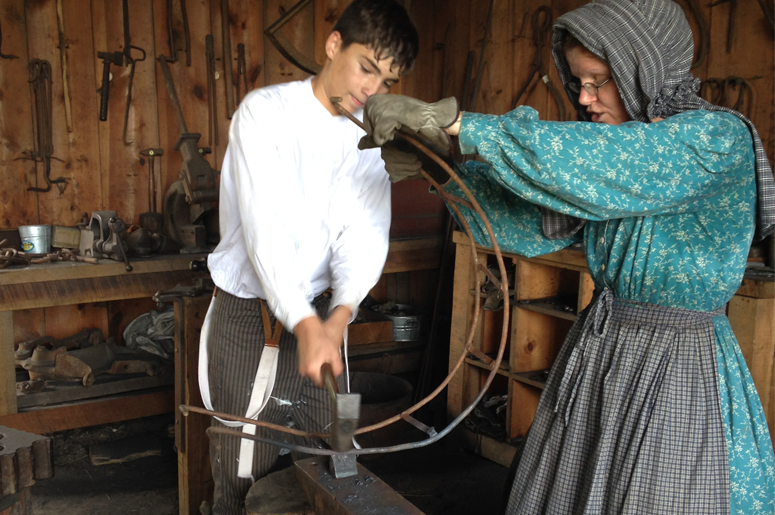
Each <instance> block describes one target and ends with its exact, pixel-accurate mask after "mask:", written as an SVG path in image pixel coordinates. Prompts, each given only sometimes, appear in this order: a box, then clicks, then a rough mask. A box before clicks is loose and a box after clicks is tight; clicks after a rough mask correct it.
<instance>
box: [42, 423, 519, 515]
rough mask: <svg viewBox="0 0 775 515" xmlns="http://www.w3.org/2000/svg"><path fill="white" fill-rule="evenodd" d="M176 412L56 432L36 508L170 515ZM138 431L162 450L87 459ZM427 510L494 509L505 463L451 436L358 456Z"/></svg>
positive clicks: (54, 512) (484, 514)
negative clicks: (105, 460)
mask: <svg viewBox="0 0 775 515" xmlns="http://www.w3.org/2000/svg"><path fill="white" fill-rule="evenodd" d="M173 422H174V419H173V417H172V415H171V414H170V415H163V416H158V417H151V418H147V419H141V420H135V421H128V422H124V423H120V424H108V425H104V426H96V427H91V428H83V429H75V430H72V431H64V432H61V433H56V434H55V435H54V454H55V471H56V474H55V477H54V478H52V479H47V480H43V481H39V482H38V483H37V484H36V485H35V486H34V487H33V490H32V497H33V501H34V513H35V514H36V515H61V514H68V515H129V514H135V513H142V514H144V515H172V514H177V513H178V506H177V460H176V455H175V451H174V439H173V438H171V437H170V434H169V429H170V427H171V426H172V424H173ZM138 435H148V437H149V438H150V439H152V440H156V439H158V441H159V442H160V444H161V449H162V454H161V455H160V456H150V457H144V458H140V459H136V460H134V461H129V462H125V463H117V464H109V465H100V466H95V465H92V464H91V462H90V459H89V447H90V446H94V445H97V444H101V443H105V442H111V441H117V440H121V439H125V438H128V437H136V436H138ZM360 461H361V463H362V464H363V465H365V466H366V467H367V468H368V469H369V470H370V471H371V472H373V473H374V474H376V475H377V476H379V477H380V478H381V479H382V480H383V481H385V482H386V483H387V484H388V485H390V486H391V487H392V488H394V489H395V490H396V491H397V492H399V493H400V494H401V495H403V496H404V497H405V498H406V499H407V500H409V501H410V502H412V503H413V504H415V505H416V506H417V507H418V508H420V509H421V510H422V511H423V512H424V513H426V514H428V515H471V514H477V515H488V514H493V515H495V514H498V513H499V507H500V503H501V499H502V495H503V491H504V482H505V480H506V473H507V471H506V469H505V468H504V467H502V466H500V465H497V464H495V463H493V462H491V461H489V460H486V459H484V458H481V457H479V456H477V455H475V454H472V453H469V452H466V451H462V450H460V448H459V446H457V445H455V444H454V442H452V440H450V439H448V440H447V441H445V442H442V443H441V444H436V445H434V446H431V447H429V448H423V449H419V450H416V451H406V452H401V453H394V454H388V455H381V456H368V457H365V458H364V457H362V459H361V460H360Z"/></svg>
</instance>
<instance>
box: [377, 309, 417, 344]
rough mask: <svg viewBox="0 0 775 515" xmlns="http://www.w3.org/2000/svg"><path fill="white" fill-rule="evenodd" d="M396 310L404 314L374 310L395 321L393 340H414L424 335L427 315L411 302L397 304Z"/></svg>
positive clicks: (378, 314) (381, 315) (379, 314)
mask: <svg viewBox="0 0 775 515" xmlns="http://www.w3.org/2000/svg"><path fill="white" fill-rule="evenodd" d="M394 308H395V310H396V312H399V313H402V315H392V314H390V313H384V312H381V311H372V313H376V314H377V316H380V317H383V318H386V319H388V320H390V321H392V322H393V340H394V341H397V342H413V341H415V340H419V339H420V338H421V337H422V328H423V324H424V320H425V315H423V314H422V313H420V311H419V310H418V309H417V308H415V307H414V306H410V305H409V304H395V305H394Z"/></svg>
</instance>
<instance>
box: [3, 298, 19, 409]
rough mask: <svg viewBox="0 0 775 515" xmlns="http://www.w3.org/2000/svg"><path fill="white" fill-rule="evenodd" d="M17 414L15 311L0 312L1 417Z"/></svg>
mask: <svg viewBox="0 0 775 515" xmlns="http://www.w3.org/2000/svg"><path fill="white" fill-rule="evenodd" d="M14 413H16V364H15V361H14V355H13V311H0V416H4V415H12V414H14Z"/></svg>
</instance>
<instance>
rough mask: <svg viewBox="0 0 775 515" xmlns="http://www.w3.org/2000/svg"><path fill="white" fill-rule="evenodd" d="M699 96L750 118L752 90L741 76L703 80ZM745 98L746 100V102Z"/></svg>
mask: <svg viewBox="0 0 775 515" xmlns="http://www.w3.org/2000/svg"><path fill="white" fill-rule="evenodd" d="M735 90H736V91H737V98H736V99H735V101H734V103H733V102H732V93H733V92H734V91H735ZM700 96H701V97H702V98H704V99H705V100H707V101H708V102H710V103H711V104H716V105H718V106H722V107H728V108H730V109H734V110H735V111H738V112H740V113H742V114H744V115H745V116H747V117H749V118H750V115H751V104H752V103H753V102H752V99H753V90H752V89H751V86H750V85H749V84H748V82H747V81H746V80H745V79H743V78H742V77H736V76H734V75H732V76H729V77H727V78H726V79H718V78H715V77H710V78H709V79H706V80H705V81H703V83H702V86H700ZM746 100H748V102H747V103H746Z"/></svg>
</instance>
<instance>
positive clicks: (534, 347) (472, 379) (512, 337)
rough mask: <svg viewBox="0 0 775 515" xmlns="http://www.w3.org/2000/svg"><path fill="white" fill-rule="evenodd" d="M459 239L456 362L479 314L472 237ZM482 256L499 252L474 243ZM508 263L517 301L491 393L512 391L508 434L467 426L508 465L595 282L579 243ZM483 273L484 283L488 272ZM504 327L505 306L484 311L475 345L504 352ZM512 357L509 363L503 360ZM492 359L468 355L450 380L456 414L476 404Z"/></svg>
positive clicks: (478, 445) (486, 259)
mask: <svg viewBox="0 0 775 515" xmlns="http://www.w3.org/2000/svg"><path fill="white" fill-rule="evenodd" d="M453 241H454V242H455V243H456V245H457V249H456V261H455V279H454V281H455V285H454V291H453V296H454V298H453V301H452V302H453V303H452V327H451V341H450V368H451V367H452V366H454V363H455V362H457V360H458V359H459V357H460V354H461V352H463V348H464V346H465V344H466V337H467V335H468V331H467V328H468V327H469V326H470V322H471V320H472V318H473V312H474V306H475V304H474V303H475V302H476V301H477V297H480V298H481V297H482V296H483V295H482V294H481V293H479V294H478V295H477V292H475V291H474V286H475V276H474V275H473V274H474V273H475V271H474V267H473V266H472V261H473V259H472V256H471V248H470V242H469V240H468V237H467V236H466V235H465V234H463V233H460V232H457V233H455V234H454V238H453ZM476 253H477V258H478V259H479V261H480V262H482V263H488V264H494V263H495V259H494V255H495V254H494V252H493V251H492V250H491V249H487V248H484V247H478V246H477V248H476ZM503 258H504V262H505V263H506V265H507V266H513V267H514V269H515V270H514V284H510V285H509V287H510V288H513V289H514V299H513V301H512V303H511V307H510V309H511V317H510V322H509V338H508V340H507V343H506V345H507V347H506V350H505V353H504V358H503V363H502V365H501V369H500V370H498V372H497V376H496V379H495V380H494V381H493V383H492V385H491V386H490V391H489V392H488V393H491V394H498V395H503V394H507V395H508V404H507V413H506V438H505V439H504V441H498V440H495V439H494V438H491V437H489V436H485V435H477V434H474V433H473V432H471V431H470V430H468V429H463V430H462V431H463V434H464V436H465V441H466V442H467V443H468V444H469V446H470V447H471V448H473V449H474V450H476V451H477V452H479V453H481V454H482V455H484V456H485V457H487V458H489V459H491V460H493V461H496V462H498V463H501V464H502V465H505V466H508V465H509V464H510V463H511V459H512V457H513V455H514V447H513V446H512V445H510V444H509V442H510V441H513V440H514V439H517V438H520V437H523V436H524V435H525V434H526V433H527V430H528V428H529V427H530V424H531V423H532V422H533V417H534V416H535V410H536V407H537V406H538V400H539V398H540V396H541V391H542V390H543V388H544V382H545V378H546V374H547V371H548V369H549V368H550V367H551V365H552V363H553V362H554V359H555V357H556V356H557V353H558V352H559V350H560V346H561V345H562V343H563V341H564V340H565V336H566V335H567V333H568V331H569V330H570V327H571V325H572V324H573V321H574V320H575V319H576V316H577V313H579V312H580V311H581V310H582V309H584V308H585V307H586V306H587V304H589V302H590V301H591V300H592V292H593V290H594V285H593V283H592V278H591V277H590V275H589V273H588V271H587V266H586V260H585V258H584V254H583V252H581V251H580V250H562V251H560V252H555V253H552V254H548V255H545V256H541V257H540V258H529V259H528V258H524V257H522V256H517V255H513V254H504V255H503ZM476 273H479V274H481V275H480V277H479V279H480V282H481V283H484V273H482V272H476ZM502 326H503V310H502V309H501V310H499V311H481V314H480V318H479V323H478V325H477V327H476V332H475V335H474V340H473V345H474V347H475V348H476V349H477V350H479V351H481V352H482V353H484V354H487V355H489V356H491V357H494V356H495V355H496V354H497V352H498V344H499V343H500V340H501V331H502ZM504 364H506V365H504ZM489 372H490V366H489V365H488V364H487V363H485V362H484V361H483V360H481V359H478V358H476V357H468V358H466V360H465V365H464V367H463V373H462V374H460V373H458V374H457V375H456V377H455V378H453V380H452V382H451V383H450V386H449V392H448V404H447V409H448V412H449V415H450V417H454V416H457V415H458V414H460V413H461V411H462V410H463V409H464V408H465V407H466V406H467V405H468V404H470V403H471V402H472V401H473V400H474V399H475V398H476V395H477V394H478V392H479V391H480V389H481V387H482V385H483V384H484V382H485V379H486V378H487V376H488V375H489Z"/></svg>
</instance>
